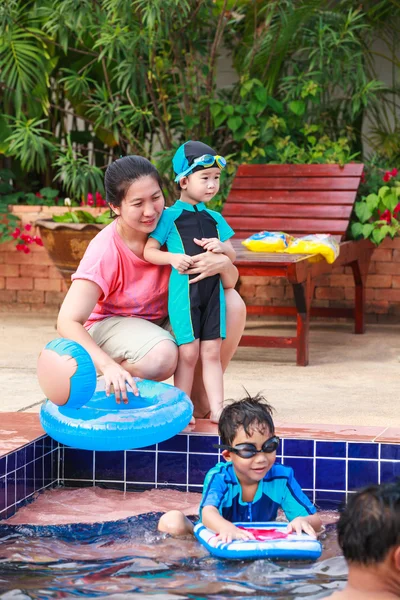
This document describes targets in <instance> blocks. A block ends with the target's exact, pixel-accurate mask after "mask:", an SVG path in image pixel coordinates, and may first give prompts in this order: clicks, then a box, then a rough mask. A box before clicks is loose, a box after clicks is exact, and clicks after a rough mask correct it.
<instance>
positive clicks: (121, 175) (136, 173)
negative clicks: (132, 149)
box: [104, 155, 162, 206]
mask: <svg viewBox="0 0 400 600" xmlns="http://www.w3.org/2000/svg"><path fill="white" fill-rule="evenodd" d="M146 176H149V177H152V178H153V179H154V180H155V181H156V182H157V183H158V185H159V186H160V189H162V179H161V177H160V174H159V172H158V171H157V169H156V168H155V166H154V165H152V164H151V162H150V161H149V160H147V158H144V157H143V156H136V155H132V156H124V157H122V158H119V159H118V160H115V161H114V162H112V163H111V164H110V165H109V166H108V168H107V171H106V174H105V177H104V186H105V189H106V201H107V203H108V204H113V205H114V206H121V202H122V200H123V199H124V198H125V196H126V193H127V191H128V189H129V188H130V186H131V185H132V183H133V182H134V181H137V180H138V179H140V178H141V177H146Z"/></svg>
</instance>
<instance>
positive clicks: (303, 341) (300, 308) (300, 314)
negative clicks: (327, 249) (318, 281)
mask: <svg viewBox="0 0 400 600" xmlns="http://www.w3.org/2000/svg"><path fill="white" fill-rule="evenodd" d="M292 285H293V294H294V299H295V303H296V309H297V360H296V363H297V365H298V366H299V367H306V366H307V365H308V354H309V353H308V346H309V332H310V305H311V298H312V293H313V291H314V284H313V283H312V282H311V281H310V279H307V281H306V282H305V283H304V284H303V283H293V284H292Z"/></svg>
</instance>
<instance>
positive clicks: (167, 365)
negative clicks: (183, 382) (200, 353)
mask: <svg viewBox="0 0 400 600" xmlns="http://www.w3.org/2000/svg"><path fill="white" fill-rule="evenodd" d="M177 363H178V348H177V347H176V345H175V344H174V342H172V341H170V340H163V341H161V342H158V344H156V345H155V346H153V348H152V349H151V350H150V351H149V352H148V353H147V354H146V355H145V356H144V357H143V358H141V359H140V360H138V361H137V362H135V363H130V362H128V361H127V360H124V361H122V363H121V366H122V367H123V368H124V369H126V370H127V371H128V373H130V374H131V375H133V376H134V377H141V378H142V379H152V380H153V381H163V380H164V379H168V377H171V375H173V374H174V373H175V370H176V365H177Z"/></svg>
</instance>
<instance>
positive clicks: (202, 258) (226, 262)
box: [185, 252, 232, 283]
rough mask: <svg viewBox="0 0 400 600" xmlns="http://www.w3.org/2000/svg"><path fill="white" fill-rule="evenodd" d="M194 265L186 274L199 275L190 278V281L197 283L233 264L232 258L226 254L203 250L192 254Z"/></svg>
mask: <svg viewBox="0 0 400 600" xmlns="http://www.w3.org/2000/svg"><path fill="white" fill-rule="evenodd" d="M192 259H193V266H192V267H190V268H189V269H187V270H186V271H185V275H197V277H195V278H194V279H190V281H189V283H196V281H201V280H202V279H205V278H206V277H211V276H212V275H219V274H221V273H223V272H224V271H225V269H227V268H228V267H229V266H231V265H232V263H231V261H230V259H229V258H228V257H227V256H225V254H217V253H214V252H202V253H201V254H196V255H195V256H192Z"/></svg>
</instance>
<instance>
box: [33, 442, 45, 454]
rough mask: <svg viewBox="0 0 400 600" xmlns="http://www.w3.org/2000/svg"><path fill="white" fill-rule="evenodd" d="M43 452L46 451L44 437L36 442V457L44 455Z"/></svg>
mask: <svg viewBox="0 0 400 600" xmlns="http://www.w3.org/2000/svg"><path fill="white" fill-rule="evenodd" d="M43 452H44V439H43V438H42V439H40V440H36V442H35V450H34V457H35V458H40V457H41V456H43Z"/></svg>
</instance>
